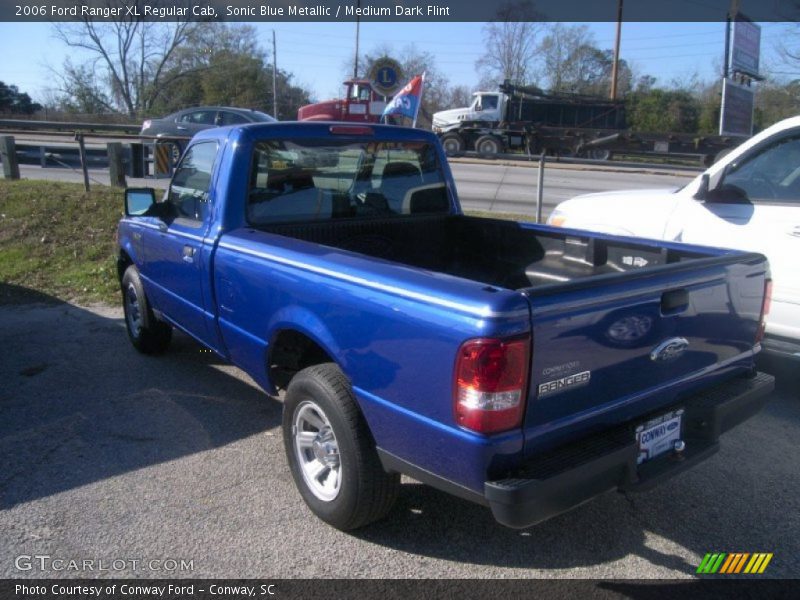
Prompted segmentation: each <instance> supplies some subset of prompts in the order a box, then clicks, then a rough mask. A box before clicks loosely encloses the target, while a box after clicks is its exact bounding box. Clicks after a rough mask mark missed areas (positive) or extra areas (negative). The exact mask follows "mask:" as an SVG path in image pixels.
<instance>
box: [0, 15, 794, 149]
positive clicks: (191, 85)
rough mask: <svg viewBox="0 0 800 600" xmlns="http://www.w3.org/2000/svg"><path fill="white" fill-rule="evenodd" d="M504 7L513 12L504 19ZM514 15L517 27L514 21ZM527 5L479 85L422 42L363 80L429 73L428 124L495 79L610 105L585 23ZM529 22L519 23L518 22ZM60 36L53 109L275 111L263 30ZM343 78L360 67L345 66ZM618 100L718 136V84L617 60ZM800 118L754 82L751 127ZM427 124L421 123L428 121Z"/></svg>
mask: <svg viewBox="0 0 800 600" xmlns="http://www.w3.org/2000/svg"><path fill="white" fill-rule="evenodd" d="M504 11H505V12H504ZM512 16H513V18H514V20H508V19H509V18H511V17H512ZM537 16H538V15H537V14H536V12H535V10H534V9H533V8H532V6H531V4H530V2H527V1H525V0H514V1H512V2H511V3H509V4H506V5H504V7H503V8H501V9H500V11H499V12H498V20H496V21H493V22H490V23H486V24H485V25H484V27H483V43H482V44H481V47H482V48H483V49H484V50H483V54H482V56H481V57H480V58H479V59H478V60H477V61H476V63H475V70H476V73H477V75H478V76H477V77H476V85H475V86H465V85H453V84H451V82H450V80H449V78H448V77H447V74H446V73H445V72H444V71H443V70H442V69H441V68H439V67H438V65H437V61H436V56H435V55H434V54H433V53H431V52H427V51H421V50H419V49H418V48H417V47H416V46H415V45H414V44H408V45H407V46H405V47H402V48H398V47H394V46H391V45H389V44H381V45H377V46H375V47H373V48H372V49H371V50H370V51H369V52H366V53H363V54H362V55H361V56H360V57H359V72H358V75H359V76H362V77H366V76H367V75H368V73H369V71H370V68H371V66H372V64H373V63H374V62H375V61H376V60H377V59H379V58H381V57H383V56H387V55H388V56H392V57H393V58H395V59H397V60H398V61H399V62H400V63H401V65H402V66H403V68H404V72H405V74H406V76H407V77H409V78H410V77H411V76H413V75H416V74H419V73H422V72H425V73H426V80H425V93H424V96H423V108H422V113H423V116H427V117H428V118H429V117H430V115H431V114H432V113H434V112H436V111H439V110H444V109H448V108H455V107H459V106H466V105H468V104H469V103H470V102H471V94H472V92H473V91H476V90H479V89H480V90H495V89H497V86H498V84H499V83H501V82H502V81H505V80H510V81H512V82H514V83H517V84H521V85H528V86H531V85H532V86H536V87H539V88H541V89H542V90H545V91H548V92H550V93H568V94H582V95H588V96H597V97H602V98H607V97H608V92H609V89H610V85H611V71H612V66H613V60H614V58H613V52H612V51H611V50H610V49H608V48H602V47H601V46H600V45H599V44H598V43H597V41H596V39H595V38H594V36H593V34H592V32H591V31H590V30H589V29H588V27H586V26H584V25H572V24H565V23H544V22H540V21H537V20H536V18H537ZM522 17H525V18H526V19H527V20H525V21H522V20H520V18H522ZM53 27H54V34H55V36H56V38H58V39H59V40H60V41H61V42H62V43H63V44H65V45H66V46H67V47H68V48H74V49H79V50H81V52H82V55H84V56H88V57H89V58H88V59H86V60H84V61H82V62H76V61H74V60H73V59H71V58H67V59H66V60H65V61H64V63H63V64H62V65H61V67H60V68H59V69H57V70H54V72H53V81H54V84H55V85H54V87H53V90H52V91H51V92H50V93H49V94H48V96H47V98H45V105H46V106H47V107H48V108H50V109H55V110H60V111H65V112H69V113H82V114H108V113H116V114H120V115H124V116H125V117H128V118H130V119H141V118H144V117H149V116H160V115H163V114H167V113H170V112H173V111H175V110H179V109H181V108H185V107H187V106H196V105H215V104H219V105H232V106H241V107H246V108H253V109H258V110H262V111H264V112H268V113H270V114H271V113H272V112H273V92H272V62H271V60H270V54H269V52H268V51H267V50H265V49H264V47H263V46H262V45H261V43H260V41H259V39H258V35H257V32H256V30H255V29H254V28H253V27H251V26H249V25H245V24H225V23H219V22H176V23H147V22H144V21H141V20H138V19H128V20H125V19H123V20H120V21H117V22H109V23H96V22H93V21H91V20H86V21H82V22H76V23H57V24H55V25H54V26H53ZM797 42H798V43H796V44H795V45H796V46H797V48H796V49H795V48H794V46H792V45H791V44H789V43H788V42H787V46H786V47H785V56H786V59H787V60H794V61H795V64H797V63H798V62H800V36H798V39H797ZM342 72H343V79H345V78H346V77H348V76H349V75H352V65H351V64H347V65H346V66H343V69H342ZM276 83H277V85H276V87H277V100H278V102H277V108H278V111H277V112H278V114H277V115H275V116H277V117H278V118H279V119H282V120H288V119H294V118H296V115H297V109H298V108H299V107H300V106H302V105H304V104H308V103H309V102H311V101H312V97H313V94H312V92H311V90H309V89H307V88H306V87H305V86H303V85H301V84H298V83H297V82H296V81H295V78H294V75H293V74H292V73H290V72H288V71H286V70H283V69H278V70H277V73H276ZM617 88H618V96H619V98H621V99H622V100H623V101H624V102H625V104H626V113H627V117H628V125H629V126H630V127H631V128H632V129H633V130H636V131H648V132H667V131H674V132H687V133H701V134H710V133H714V132H716V130H717V127H718V123H719V109H720V97H721V83H720V82H719V81H713V82H703V81H700V80H698V79H697V78H696V77H688V78H684V80H683V81H671V82H667V83H666V84H665V83H663V82H660V81H658V80H657V79H656V78H655V77H653V76H651V75H649V74H643V73H639V72H638V71H637V69H636V67H635V65H632V64H629V63H628V62H627V61H625V60H621V61H620V64H619V68H618V86H617ZM39 108H41V107H40V106H39V105H38V104H36V103H34V102H33V101H32V100H31V98H30V97H29V96H28V95H27V94H25V93H22V92H20V91H19V90H18V89H17V88H16V87H15V86H8V85H5V84H2V83H0V112H5V113H9V112H16V113H27V114H30V113H31V112H35V111H36V110H38V109H39ZM798 113H800V80H794V81H789V82H787V81H785V80H781V81H778V80H768V81H766V82H763V83H760V84H758V85H757V94H756V111H755V126H756V129H760V128H763V127H765V126H768V125H770V124H771V123H773V122H775V121H777V120H779V119H781V118H784V117H786V116H790V115H793V114H798ZM424 120H425V119H423V121H424Z"/></svg>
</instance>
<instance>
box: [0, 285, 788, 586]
mask: <svg viewBox="0 0 800 600" xmlns="http://www.w3.org/2000/svg"><path fill="white" fill-rule="evenodd" d="M0 292H2V293H0V297H4V296H5V295H6V292H8V286H6V287H5V289H3V288H2V284H0ZM120 316H121V315H120V311H119V310H118V309H116V308H104V307H94V308H80V307H75V306H71V305H68V304H55V305H49V306H44V305H35V304H34V305H22V306H2V307H0V344H2V355H0V356H1V357H2V358H0V381H2V382H3V384H2V386H0V531H2V532H3V533H2V536H0V577H42V576H44V577H61V576H68V577H75V576H91V575H97V574H98V573H96V572H95V573H92V572H77V573H76V572H64V571H61V572H56V571H53V570H45V571H44V572H42V571H40V570H39V569H38V568H36V567H35V568H34V569H32V570H29V571H19V570H17V569H16V568H15V562H16V560H17V558H18V557H19V556H26V555H27V556H31V555H34V556H35V555H47V556H50V557H51V558H59V559H66V560H70V559H75V560H83V559H93V560H95V561H99V560H101V559H102V560H104V561H106V564H111V561H113V560H118V561H123V563H118V564H121V566H122V567H123V568H122V570H120V571H114V572H112V573H110V574H112V575H117V576H123V575H128V576H135V577H162V576H166V577H173V576H175V577H178V576H195V577H221V576H225V577H308V578H334V577H335V578H350V577H376V578H392V577H407V578H434V579H443V578H455V577H523V578H524V577H562V578H563V577H590V578H594V577H625V578H644V577H677V578H682V577H690V576H692V575H693V573H694V572H695V570H696V568H697V565H698V563H699V562H700V560H701V559H702V557H703V556H704V554H705V553H706V552H725V551H727V552H734V551H737V552H773V553H774V555H775V556H774V558H773V560H772V562H771V563H770V565H769V568H768V569H767V572H766V574H765V576H772V577H792V576H794V577H797V576H798V575H800V469H798V468H797V439H798V438H799V437H800V397H799V396H798V388H799V387H800V386H798V379H797V375H796V373H795V372H794V371H793V370H792V369H791V368H786V367H782V366H781V365H777V367H775V365H772V366H770V368H773V367H775V368H779V369H781V368H782V369H783V370H781V373H780V375H779V383H780V386H781V388H780V390H779V391H778V392H777V393H775V394H774V396H773V398H772V401H771V403H770V404H769V405H768V406H767V407H766V409H765V410H764V411H763V412H762V413H760V414H759V415H757V416H756V417H755V418H753V419H752V420H750V421H748V422H747V423H745V424H743V425H742V426H740V427H739V428H738V429H736V430H734V431H732V432H730V433H728V434H727V435H726V436H724V438H723V444H722V449H721V451H720V452H719V453H718V454H717V455H715V456H714V457H712V458H711V459H709V460H708V461H707V462H705V463H703V464H701V465H699V466H698V467H696V468H695V469H693V470H692V471H690V472H687V473H685V474H682V475H680V476H678V477H676V478H675V479H673V480H671V481H670V482H669V483H667V484H665V485H663V486H661V487H659V488H656V489H655V490H653V491H650V492H646V493H642V494H637V495H632V496H629V497H625V496H622V495H620V494H617V493H610V494H607V495H604V496H602V497H600V498H598V499H596V500H594V501H592V502H590V503H587V504H585V505H583V506H581V507H579V508H577V509H575V510H574V511H572V512H570V513H568V514H566V515H562V516H560V517H557V518H555V519H552V520H550V521H548V522H546V523H543V524H541V525H539V526H536V527H533V528H529V529H527V530H523V531H514V530H510V529H506V528H504V527H502V526H499V525H497V524H496V523H495V522H494V521H493V519H492V517H491V515H490V513H489V511H488V510H487V509H485V508H482V507H480V506H476V505H472V504H470V503H468V502H466V501H462V500H459V499H456V498H453V497H451V496H448V495H446V494H443V493H441V492H438V491H436V490H433V489H431V488H429V487H426V486H423V485H420V484H418V483H415V482H412V481H411V480H407V481H405V484H404V485H403V487H402V491H401V494H400V498H399V501H398V503H397V505H396V507H395V509H394V511H393V512H392V513H391V515H390V518H388V519H387V520H385V521H383V522H380V523H377V524H375V525H373V526H371V527H369V528H366V529H364V530H362V531H359V532H356V533H353V534H345V533H341V532H339V531H336V530H334V529H332V528H330V527H328V526H326V525H324V524H323V523H322V522H321V521H319V520H317V519H316V518H314V517H313V516H312V515H311V513H310V512H309V511H308V509H306V507H305V505H304V504H303V503H302V501H301V500H300V497H299V495H298V493H297V492H296V491H295V488H294V485H293V483H292V481H291V476H290V474H289V471H288V468H287V466H286V463H285V459H284V456H283V447H282V443H281V435H280V428H279V424H280V416H281V403H280V401H279V400H278V399H274V398H269V397H267V396H266V395H265V394H264V393H263V392H261V391H260V390H259V389H257V388H256V386H255V385H254V384H253V383H252V382H251V381H250V380H249V379H248V378H247V377H246V376H245V375H244V374H242V373H241V372H240V371H239V370H237V369H235V368H233V367H229V366H226V365H223V364H220V363H219V362H218V361H217V360H216V359H215V358H214V357H213V356H212V355H210V354H209V353H206V352H203V351H202V350H201V349H200V348H199V347H198V346H197V345H196V344H195V343H194V342H192V341H190V340H189V339H188V338H186V337H185V336H181V335H178V336H176V339H175V341H174V344H173V347H172V349H171V351H170V352H169V353H168V354H166V355H165V356H162V357H159V358H151V357H144V356H141V355H139V354H137V353H136V352H135V351H134V350H133V349H132V347H131V346H130V344H129V343H128V340H127V338H126V335H125V330H124V325H123V323H122V320H121V318H120ZM170 559H172V560H175V561H178V564H179V561H180V560H181V559H183V560H184V561H192V566H193V570H191V571H188V570H187V571H168V570H163V569H164V568H165V567H164V566H163V565H165V564H168V565H170V566H172V564H173V563H165V562H164V561H167V560H170ZM134 560H135V561H138V562H136V563H135V566H134V563H133V562H132V561H134ZM151 561H160V562H156V563H152V562H151ZM22 564H23V566H24V565H25V562H23V563H22ZM153 565H155V566H153ZM151 568H153V569H155V568H161V569H162V570H156V571H154V570H150V569H151ZM108 574H109V573H101V575H108Z"/></svg>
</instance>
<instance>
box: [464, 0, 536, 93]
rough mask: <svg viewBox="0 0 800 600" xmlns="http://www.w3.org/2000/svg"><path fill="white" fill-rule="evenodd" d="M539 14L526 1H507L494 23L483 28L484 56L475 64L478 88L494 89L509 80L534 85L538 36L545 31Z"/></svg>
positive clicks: (499, 10) (498, 12)
mask: <svg viewBox="0 0 800 600" xmlns="http://www.w3.org/2000/svg"><path fill="white" fill-rule="evenodd" d="M538 18H540V16H539V14H538V13H537V12H536V10H535V9H534V8H533V4H532V3H531V2H529V1H526V0H517V1H514V2H508V3H506V4H504V5H503V6H502V7H500V8H499V9H498V11H497V20H496V21H493V22H491V23H487V24H486V25H485V26H484V27H483V47H484V53H485V54H484V55H483V56H482V57H481V58H479V59H478V60H477V61H475V69H476V70H477V71H478V72H479V73H480V75H481V85H482V86H485V87H494V86H496V85H497V84H499V83H501V82H503V81H504V80H506V79H508V80H510V81H511V82H513V83H517V84H521V85H532V84H535V83H536V67H535V65H536V54H537V47H538V37H539V35H540V34H541V33H542V32H543V31H544V30H545V26H544V24H543V23H540V22H537V19H538Z"/></svg>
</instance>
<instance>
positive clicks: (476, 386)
mask: <svg viewBox="0 0 800 600" xmlns="http://www.w3.org/2000/svg"><path fill="white" fill-rule="evenodd" d="M529 348H530V338H528V337H525V338H516V339H512V340H501V339H488V338H481V339H475V340H470V341H468V342H465V343H464V344H463V345H462V346H461V348H459V350H458V358H457V359H456V370H455V386H454V390H453V405H454V411H455V418H456V423H458V424H459V425H461V426H462V427H466V428H467V429H471V430H473V431H477V432H479V433H497V432H500V431H507V430H509V429H514V428H515V427H519V426H520V424H521V423H522V415H523V413H524V412H525V389H526V387H527V383H528V365H529V364H530V357H529Z"/></svg>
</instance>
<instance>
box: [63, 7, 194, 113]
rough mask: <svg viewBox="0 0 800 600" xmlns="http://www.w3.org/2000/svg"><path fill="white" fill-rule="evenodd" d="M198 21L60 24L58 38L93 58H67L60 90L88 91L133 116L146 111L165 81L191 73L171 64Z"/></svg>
mask: <svg viewBox="0 0 800 600" xmlns="http://www.w3.org/2000/svg"><path fill="white" fill-rule="evenodd" d="M108 4H109V5H113V6H119V7H123V6H125V4H126V3H125V2H123V1H121V0H109V2H108ZM121 12H122V14H124V13H125V11H124V10H122V11H121ZM197 25H198V24H197V23H191V22H188V21H177V22H172V23H154V22H146V21H144V20H143V18H142V17H137V16H123V17H120V19H119V20H117V21H108V22H97V21H95V20H94V19H92V18H84V19H83V20H82V21H78V22H64V23H56V24H54V26H53V31H54V35H55V37H56V39H58V40H60V41H61V42H63V43H64V44H66V45H67V46H69V47H70V48H75V49H78V50H82V51H84V52H86V53H87V54H88V56H89V57H90V58H89V61H88V62H87V63H84V64H79V65H76V64H74V63H73V62H72V61H70V60H69V59H67V60H66V61H65V63H64V68H63V72H62V73H60V74H57V75H58V78H59V79H60V84H61V85H60V88H61V90H60V91H61V92H62V93H65V94H67V95H68V96H72V97H77V96H81V95H83V96H85V97H86V98H85V99H88V100H90V102H89V104H90V105H92V106H95V107H102V108H104V109H106V110H112V111H121V112H126V113H127V114H128V115H130V116H136V115H138V114H141V113H143V112H146V111H147V110H148V109H149V108H150V107H151V106H152V105H153V103H154V102H155V101H156V99H157V98H158V97H159V95H160V94H161V92H162V90H163V89H164V87H165V86H166V85H168V84H170V83H172V82H173V81H174V80H176V79H178V78H181V77H187V76H188V75H190V74H191V71H187V70H171V69H169V68H168V67H169V64H170V60H171V59H172V57H173V55H174V53H175V51H176V49H177V48H178V47H179V46H181V44H183V43H184V42H185V41H186V40H187V38H188V36H189V35H190V34H191V33H192V32H193V31H194V30H195V29H196V27H197Z"/></svg>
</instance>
